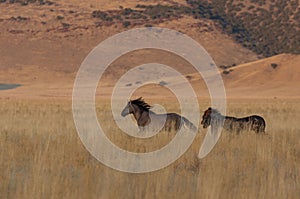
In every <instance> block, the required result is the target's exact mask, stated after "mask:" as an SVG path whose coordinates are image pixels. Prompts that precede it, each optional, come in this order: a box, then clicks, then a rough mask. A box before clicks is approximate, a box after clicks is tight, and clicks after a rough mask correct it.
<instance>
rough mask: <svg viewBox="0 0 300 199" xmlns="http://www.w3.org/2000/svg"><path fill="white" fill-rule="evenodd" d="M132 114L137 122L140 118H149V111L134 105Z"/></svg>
mask: <svg viewBox="0 0 300 199" xmlns="http://www.w3.org/2000/svg"><path fill="white" fill-rule="evenodd" d="M151 112H152V111H151ZM133 116H134V118H135V120H136V121H137V122H139V121H140V120H141V118H145V119H147V118H149V112H147V111H145V110H143V109H140V108H139V107H135V110H134V112H133Z"/></svg>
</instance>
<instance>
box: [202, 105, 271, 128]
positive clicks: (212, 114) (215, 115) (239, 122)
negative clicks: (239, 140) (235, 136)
mask: <svg viewBox="0 0 300 199" xmlns="http://www.w3.org/2000/svg"><path fill="white" fill-rule="evenodd" d="M222 122H223V128H224V129H225V130H227V131H234V132H237V133H240V132H241V131H247V130H248V131H249V130H252V131H255V132H256V133H265V128H266V122H265V120H264V118H262V117H261V116H258V115H251V116H248V117H243V118H236V117H230V116H224V115H222V114H221V113H220V112H219V111H218V110H216V109H212V108H211V107H209V108H208V109H207V110H206V111H205V112H204V114H203V116H202V121H201V124H202V125H203V128H207V127H208V126H209V125H211V126H212V127H213V126H215V125H221V124H222Z"/></svg>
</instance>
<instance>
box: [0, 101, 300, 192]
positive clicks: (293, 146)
mask: <svg viewBox="0 0 300 199" xmlns="http://www.w3.org/2000/svg"><path fill="white" fill-rule="evenodd" d="M200 103H201V101H200ZM207 105H208V103H207V102H203V103H202V104H200V106H201V107H200V108H201V110H204V109H205V108H206V107H207ZM97 106H98V107H99V108H98V115H99V117H101V115H105V114H107V113H109V112H110V109H109V106H108V105H104V106H102V105H101V104H98V105H97ZM169 108H170V109H171V110H172V109H174V110H176V107H169ZM299 111H300V101H299V100H279V99H277V100H256V101H253V102H251V103H249V101H247V100H244V101H241V100H231V101H229V103H228V114H229V115H235V116H244V115H249V114H252V113H253V114H254V113H255V114H260V115H262V116H263V117H264V118H265V119H266V121H267V135H256V134H255V133H254V132H245V133H243V134H240V135H235V134H230V133H229V132H223V134H222V136H221V139H220V140H219V142H218V143H217V145H216V147H215V148H214V150H213V151H212V152H211V153H210V154H209V155H208V156H207V157H206V158H204V159H201V160H198V159H197V154H198V150H199V147H200V145H201V143H202V140H203V138H204V136H205V131H203V129H201V130H200V133H199V134H198V135H197V137H196V139H195V140H194V142H193V145H192V146H191V147H190V149H189V150H188V151H187V152H186V153H185V154H184V155H183V156H182V157H181V158H180V159H178V160H177V161H176V162H174V163H173V164H171V165H170V166H168V167H166V168H164V169H162V170H159V171H156V172H152V173H146V174H128V173H122V172H118V171H115V170H113V169H110V168H108V167H106V166H104V165H103V164H101V163H99V162H98V161H97V160H96V159H95V158H93V157H92V156H91V155H90V154H89V153H88V152H87V151H86V150H85V148H84V146H83V144H82V143H81V141H80V140H79V138H78V135H77V132H76V131H75V127H74V122H73V118H72V111H71V103H70V102H68V101H57V100H54V101H34V102H32V101H17V100H16V101H13V100H2V101H0V116H1V120H0V126H1V129H0V181H1V183H0V196H1V198H176V197H178V198H275V197H276V198H297V197H299V195H300V186H299V185H300V130H299V129H300V128H299V127H298V122H299V120H300V114H299ZM102 122H104V123H105V124H107V125H106V126H108V127H109V128H110V127H111V128H112V129H115V130H113V131H114V135H113V136H111V139H113V140H114V141H118V142H119V144H120V145H122V147H126V146H127V147H129V148H128V149H131V150H138V149H139V148H140V149H141V150H142V151H143V150H145V151H147V150H152V149H151V147H154V148H155V147H158V146H160V145H163V144H165V143H163V142H165V141H161V143H160V142H159V139H156V140H155V142H150V143H146V142H145V143H140V142H139V141H138V140H137V139H128V138H125V136H118V135H119V134H118V133H117V131H118V130H117V129H116V127H114V123H112V122H111V120H110V119H106V120H104V121H102ZM170 137H171V136H170ZM123 138H125V139H124V140H123ZM164 140H165V138H164ZM162 143H163V144H162ZM132 146H136V148H137V149H134V148H135V147H132Z"/></svg>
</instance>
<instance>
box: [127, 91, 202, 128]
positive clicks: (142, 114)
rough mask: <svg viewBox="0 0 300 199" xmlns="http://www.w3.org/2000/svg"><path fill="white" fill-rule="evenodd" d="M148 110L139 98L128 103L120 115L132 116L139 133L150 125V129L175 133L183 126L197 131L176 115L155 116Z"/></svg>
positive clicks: (192, 125) (191, 124)
mask: <svg viewBox="0 0 300 199" xmlns="http://www.w3.org/2000/svg"><path fill="white" fill-rule="evenodd" d="M150 108H151V106H150V105H149V104H147V103H146V102H145V101H144V100H143V99H142V98H141V97H140V98H138V99H135V100H131V101H129V102H128V103H127V105H126V106H125V108H124V109H123V111H122V113H121V115H122V116H123V117H125V116H126V115H128V114H133V116H134V118H135V120H136V121H137V125H138V126H139V129H140V131H144V130H148V129H149V128H148V127H149V126H150V125H151V126H152V127H157V126H161V127H163V129H164V130H165V131H172V130H175V131H176V132H177V131H178V130H179V129H180V128H181V127H182V126H183V125H184V126H186V127H188V128H189V129H191V130H192V131H195V132H196V131H197V128H196V127H195V125H194V124H193V123H192V122H190V121H189V120H188V119H186V118H185V117H182V116H180V115H178V114H176V113H166V114H156V113H154V112H153V111H151V110H150Z"/></svg>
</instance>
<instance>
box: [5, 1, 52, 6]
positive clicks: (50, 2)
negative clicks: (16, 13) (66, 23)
mask: <svg viewBox="0 0 300 199" xmlns="http://www.w3.org/2000/svg"><path fill="white" fill-rule="evenodd" d="M5 2H7V3H19V4H21V5H22V6H26V5H28V4H31V3H38V4H40V5H53V4H54V2H52V1H48V0H46V1H45V0H0V3H5Z"/></svg>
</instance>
